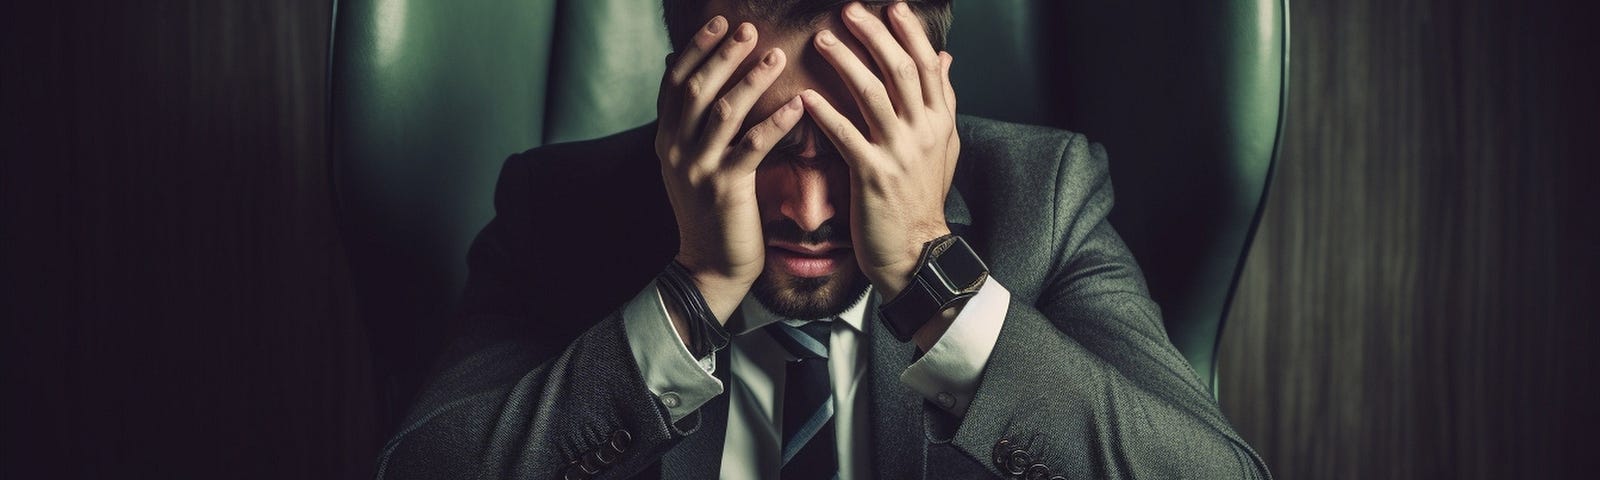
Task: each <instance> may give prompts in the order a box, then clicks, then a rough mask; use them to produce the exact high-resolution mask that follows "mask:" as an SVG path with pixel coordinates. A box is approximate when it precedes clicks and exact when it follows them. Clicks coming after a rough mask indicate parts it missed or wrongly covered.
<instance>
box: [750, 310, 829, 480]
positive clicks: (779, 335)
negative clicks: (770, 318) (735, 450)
mask: <svg viewBox="0 0 1600 480" xmlns="http://www.w3.org/2000/svg"><path fill="white" fill-rule="evenodd" d="M832 325H833V322H831V321H812V322H808V323H806V324H805V325H802V326H800V328H795V327H791V326H789V325H788V324H785V323H784V322H773V323H772V324H771V325H768V326H767V327H766V329H767V332H768V333H770V334H771V335H772V338H773V339H775V340H777V341H778V344H780V345H783V347H784V348H785V349H787V350H788V351H789V353H790V354H791V355H792V356H794V357H795V360H791V361H790V362H789V363H788V365H787V366H786V370H787V376H785V377H784V378H785V380H784V387H783V407H782V413H781V415H782V418H783V451H782V456H781V457H780V458H782V463H781V465H782V474H781V477H782V478H783V479H784V480H811V479H823V480H827V479H831V478H834V477H836V476H838V475H839V458H838V454H839V452H838V450H837V449H836V448H835V447H834V433H833V384H832V383H831V382H829V381H828V334H829V332H830V331H831V330H830V329H831V328H832Z"/></svg>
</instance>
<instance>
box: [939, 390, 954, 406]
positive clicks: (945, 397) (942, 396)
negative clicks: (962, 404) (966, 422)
mask: <svg viewBox="0 0 1600 480" xmlns="http://www.w3.org/2000/svg"><path fill="white" fill-rule="evenodd" d="M939 406H941V407H944V408H953V407H955V406H956V397H955V395H951V394H949V393H947V392H939Z"/></svg>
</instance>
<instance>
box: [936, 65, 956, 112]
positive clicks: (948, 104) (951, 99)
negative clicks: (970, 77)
mask: <svg viewBox="0 0 1600 480" xmlns="http://www.w3.org/2000/svg"><path fill="white" fill-rule="evenodd" d="M955 61H956V58H955V57H953V56H951V55H950V52H939V78H941V79H944V81H943V87H942V88H943V90H944V94H943V95H942V97H944V103H945V109H946V111H948V112H950V118H951V119H952V120H954V119H955V118H956V86H955V84H954V83H952V82H950V65H951V64H953V63H955Z"/></svg>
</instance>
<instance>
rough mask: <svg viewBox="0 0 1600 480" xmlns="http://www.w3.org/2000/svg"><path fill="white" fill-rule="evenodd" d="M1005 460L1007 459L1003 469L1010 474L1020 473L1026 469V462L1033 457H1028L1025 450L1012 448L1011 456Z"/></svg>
mask: <svg viewBox="0 0 1600 480" xmlns="http://www.w3.org/2000/svg"><path fill="white" fill-rule="evenodd" d="M1007 460H1008V461H1007V463H1006V469H1005V470H1006V473H1009V474H1012V475H1022V472H1025V471H1027V470H1028V463H1029V462H1030V461H1031V460H1033V459H1031V458H1028V452H1027V451H1025V450H1022V449H1020V448H1019V449H1016V450H1012V451H1011V456H1010V458H1008V459H1007Z"/></svg>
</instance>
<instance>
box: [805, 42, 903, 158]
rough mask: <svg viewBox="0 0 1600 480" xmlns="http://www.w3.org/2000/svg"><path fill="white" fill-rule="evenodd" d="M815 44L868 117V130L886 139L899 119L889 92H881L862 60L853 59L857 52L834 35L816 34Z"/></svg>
mask: <svg viewBox="0 0 1600 480" xmlns="http://www.w3.org/2000/svg"><path fill="white" fill-rule="evenodd" d="M814 43H815V44H816V46H817V50H818V51H820V52H822V57H823V58H825V59H827V60H828V63H829V64H831V65H833V69H834V71H836V72H839V77H840V78H843V79H844V84H845V86H847V87H849V88H850V92H851V95H852V96H854V97H855V99H856V105H857V106H858V107H860V108H861V114H862V115H863V116H865V117H866V118H867V128H869V129H871V130H872V132H873V133H877V134H879V135H884V136H887V135H888V134H889V131H890V128H891V127H892V126H893V125H894V122H895V121H896V120H899V118H898V117H897V116H895V113H894V105H893V104H891V103H890V102H889V92H888V91H887V90H885V89H884V87H883V82H881V81H878V77H877V75H873V74H872V71H871V70H868V69H867V66H866V64H863V63H861V59H860V58H859V57H856V53H855V52H852V51H850V47H846V46H845V45H844V42H841V41H839V37H837V36H834V34H833V32H831V31H828V30H823V31H821V32H817V39H816V42H814ZM818 98H821V97H818ZM807 105H808V106H809V105H810V103H809V102H808V103H807Z"/></svg>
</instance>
